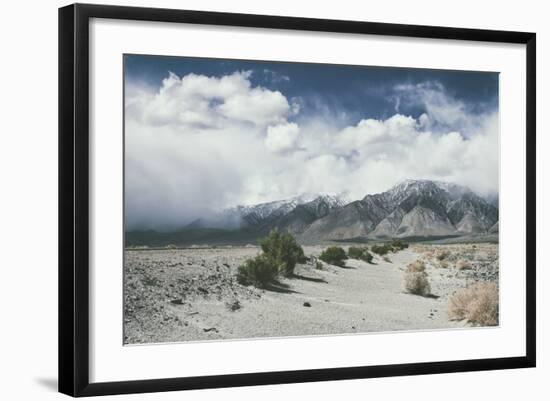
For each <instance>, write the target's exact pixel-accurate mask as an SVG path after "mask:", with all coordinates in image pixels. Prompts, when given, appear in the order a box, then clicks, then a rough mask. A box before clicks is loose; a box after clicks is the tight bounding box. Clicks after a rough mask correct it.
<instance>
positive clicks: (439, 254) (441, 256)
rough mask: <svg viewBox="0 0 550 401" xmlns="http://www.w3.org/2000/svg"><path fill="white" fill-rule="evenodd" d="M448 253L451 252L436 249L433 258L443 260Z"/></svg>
mask: <svg viewBox="0 0 550 401" xmlns="http://www.w3.org/2000/svg"><path fill="white" fill-rule="evenodd" d="M450 254H451V252H449V251H438V252H437V253H436V254H435V258H436V259H437V260H443V259H446V258H448V257H449V255H450Z"/></svg>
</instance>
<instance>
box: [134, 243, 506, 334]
mask: <svg viewBox="0 0 550 401" xmlns="http://www.w3.org/2000/svg"><path fill="white" fill-rule="evenodd" d="M344 247H345V246H344ZM323 249H324V247H322V246H305V247H304V251H305V253H306V256H318V255H319V254H320V253H321V252H322V250H323ZM259 253H260V249H259V248H258V247H256V246H242V247H216V248H190V249H169V250H127V251H126V252H125V277H124V311H125V313H124V343H125V344H136V343H159V342H179V341H205V340H219V339H243V338H252V337H284V336H307V335H323V334H325V335H328V334H344V333H365V332H377V331H395V330H426V329H448V328H457V327H465V326H468V324H467V323H466V322H456V321H450V320H449V319H448V317H447V312H446V311H447V302H448V298H449V297H450V296H451V295H452V294H453V293H454V292H455V291H456V290H457V289H459V288H462V287H466V286H468V285H469V284H471V283H473V282H475V281H478V280H492V281H497V282H498V245H497V244H475V245H472V244H470V245H460V244H453V245H413V246H411V247H410V248H409V249H406V250H403V251H400V252H397V253H394V254H390V255H388V256H389V260H383V259H382V258H380V257H378V256H376V257H375V259H374V263H373V264H368V263H365V262H363V261H358V260H352V259H350V260H348V261H347V267H346V268H340V267H336V266H332V265H328V264H326V263H323V267H322V269H316V268H315V263H314V258H312V262H310V263H308V264H305V265H298V266H297V268H296V277H294V278H290V279H286V278H284V279H281V280H280V281H279V282H278V283H276V284H274V285H273V286H272V287H271V288H269V289H266V290H261V289H257V288H254V287H246V286H242V285H240V284H238V283H237V282H236V280H235V273H236V270H237V267H238V266H239V265H241V264H242V263H243V262H244V261H245V260H246V259H248V258H250V257H253V256H255V255H257V254H259ZM441 253H445V255H444V256H443V258H442V260H439V259H440V258H441V255H440V254H441ZM418 259H420V260H423V261H424V262H425V263H426V271H427V273H428V277H429V281H430V285H431V293H432V295H431V296H429V297H422V296H417V295H411V294H408V293H405V292H404V289H403V278H404V271H405V268H406V266H407V264H409V263H410V262H413V261H415V260H418Z"/></svg>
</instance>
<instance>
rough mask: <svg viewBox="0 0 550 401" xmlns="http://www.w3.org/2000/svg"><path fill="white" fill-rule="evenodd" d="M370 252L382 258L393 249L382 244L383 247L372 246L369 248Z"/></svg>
mask: <svg viewBox="0 0 550 401" xmlns="http://www.w3.org/2000/svg"><path fill="white" fill-rule="evenodd" d="M370 250H371V251H372V252H374V253H376V254H377V255H380V256H384V255H386V254H387V253H388V252H391V251H392V250H393V248H392V247H391V245H389V244H384V245H373V246H371V248H370Z"/></svg>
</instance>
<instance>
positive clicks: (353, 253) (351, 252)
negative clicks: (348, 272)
mask: <svg viewBox="0 0 550 401" xmlns="http://www.w3.org/2000/svg"><path fill="white" fill-rule="evenodd" d="M364 249H365V248H362V247H360V246H350V247H349V249H348V257H349V258H351V259H359V258H360V257H361V255H362V254H363V250H364Z"/></svg>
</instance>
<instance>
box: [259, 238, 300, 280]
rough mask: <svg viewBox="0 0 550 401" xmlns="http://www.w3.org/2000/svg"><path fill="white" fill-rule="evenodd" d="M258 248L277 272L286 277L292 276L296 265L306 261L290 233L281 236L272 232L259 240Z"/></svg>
mask: <svg viewBox="0 0 550 401" xmlns="http://www.w3.org/2000/svg"><path fill="white" fill-rule="evenodd" d="M260 246H261V248H262V251H263V252H264V254H265V255H266V257H267V258H268V259H270V260H271V261H272V263H273V264H274V265H275V266H277V270H278V272H279V273H280V274H282V275H284V276H286V277H291V276H292V275H293V274H294V268H295V267H296V263H305V262H306V261H307V259H306V256H305V254H304V250H303V249H302V247H301V246H300V245H298V244H297V243H296V240H295V239H294V237H293V236H292V234H290V233H284V234H281V233H280V232H278V231H277V230H273V231H271V232H270V233H269V235H268V236H267V237H265V238H263V239H262V240H260Z"/></svg>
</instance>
